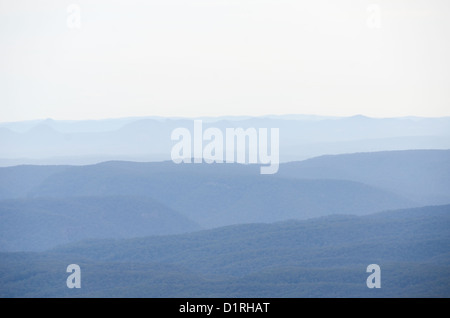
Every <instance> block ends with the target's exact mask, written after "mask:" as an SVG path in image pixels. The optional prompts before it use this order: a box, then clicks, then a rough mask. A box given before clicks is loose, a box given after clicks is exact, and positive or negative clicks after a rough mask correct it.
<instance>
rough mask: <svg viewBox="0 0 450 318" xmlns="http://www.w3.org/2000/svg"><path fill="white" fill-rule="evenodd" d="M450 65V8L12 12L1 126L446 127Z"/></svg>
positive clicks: (201, 2) (6, 30)
mask: <svg viewBox="0 0 450 318" xmlns="http://www.w3.org/2000/svg"><path fill="white" fill-rule="evenodd" d="M72 3H73V4H75V6H70V5H71V4H72ZM78 9H79V11H78ZM78 12H79V17H80V19H79V21H80V26H81V27H80V28H78V27H77V21H78V20H77V13H78ZM449 57H450V1H448V0H442V1H436V0H419V1H414V0H395V1H394V0H387V1H376V0H371V1H364V0H345V1H341V0H310V1H300V0H292V1H290V0H271V1H268V0H195V1H194V0H160V1H130V0H126V1H125V0H124V1H112V0H104V1H103V0H101V1H95V0H79V1H61V0H54V1H50V0H26V1H25V0H6V1H5V0H2V1H0V121H16V120H27V119H37V118H49V117H51V118H54V119H96V118H111V117H124V116H151V115H159V116H201V115H212V116H217V115H264V114H292V113H295V114H319V115H338V116H341V115H342V116H346V115H354V114H364V115H367V116H374V117H391V116H405V115H416V116H449V115H450V61H449V60H450V59H449Z"/></svg>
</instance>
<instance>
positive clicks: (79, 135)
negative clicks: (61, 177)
mask: <svg viewBox="0 0 450 318" xmlns="http://www.w3.org/2000/svg"><path fill="white" fill-rule="evenodd" d="M200 119H201V120H203V124H204V128H205V129H206V128H208V127H215V128H218V129H220V130H221V131H222V132H225V129H226V128H237V127H240V128H243V129H247V128H250V127H254V128H279V129H280V131H279V132H280V160H281V161H282V162H283V161H284V162H285V161H293V160H303V159H306V158H311V157H315V156H319V155H324V154H342V153H353V152H368V151H370V152H371V151H381V150H406V149H449V148H450V117H443V118H418V117H402V118H369V117H364V116H353V117H322V116H301V115H286V116H266V117H257V118H251V117H217V118H200ZM179 127H183V128H187V129H189V130H191V132H193V120H190V119H186V118H158V117H147V118H121V119H110V120H91V121H59V120H52V119H47V120H38V121H27V122H15V123H0V166H6V165H9V166H11V165H19V164H92V163H99V162H102V161H108V160H128V161H161V160H170V151H171V148H172V146H173V145H174V142H173V141H172V140H171V133H172V131H173V130H174V129H176V128H179Z"/></svg>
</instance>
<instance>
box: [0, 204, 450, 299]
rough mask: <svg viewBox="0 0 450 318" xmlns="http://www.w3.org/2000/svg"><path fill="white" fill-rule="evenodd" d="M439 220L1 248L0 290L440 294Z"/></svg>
mask: <svg viewBox="0 0 450 318" xmlns="http://www.w3.org/2000/svg"><path fill="white" fill-rule="evenodd" d="M449 227H450V205H444V206H432V207H423V208H413V209H404V210H397V211H387V212H383V213H377V214H373V215H368V216H328V217H322V218H314V219H310V220H304V221H289V222H280V223H273V224H261V223H259V224H246V225H233V226H227V227H221V228H217V229H212V230H203V231H199V232H192V233H188V234H180V235H170V236H152V237H145V238H135V239H121V240H88V241H83V242H78V243H73V244H70V245H65V246H61V247H58V248H55V249H53V250H50V251H46V252H40V253H1V254H0V260H1V261H0V296H1V297H450V251H449V246H450V232H449V230H448V229H449ZM72 263H75V264H78V265H79V266H80V267H81V288H80V289H69V288H67V287H66V278H67V276H68V275H69V274H68V273H66V267H67V265H68V264H72ZM369 264H378V265H379V266H380V268H381V288H380V289H369V288H367V286H366V279H367V277H368V275H369V273H366V267H367V265H369Z"/></svg>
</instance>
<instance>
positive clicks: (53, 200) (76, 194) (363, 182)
mask: <svg viewBox="0 0 450 318" xmlns="http://www.w3.org/2000/svg"><path fill="white" fill-rule="evenodd" d="M449 174H450V150H414V151H412V150H411V151H389V152H376V153H360V154H351V155H336V156H323V157H318V158H313V159H309V160H305V161H301V162H290V163H284V164H282V165H281V166H280V171H279V173H277V174H275V175H270V176H267V175H260V174H259V170H258V167H256V166H254V165H240V164H212V165H209V164H184V165H183V164H179V165H177V164H174V163H173V162H171V161H166V162H149V163H138V162H119V161H116V162H114V161H112V162H105V163H101V164H96V165H88V166H16V167H5V168H0V221H1V222H0V251H24V250H25V251H34V250H43V249H47V248H50V247H53V246H56V245H59V244H64V243H68V242H75V241H78V240H81V239H87V238H127V237H138V236H147V235H162V234H176V233H185V232H190V231H193V230H198V229H201V228H203V229H208V228H214V227H219V226H225V225H232V224H242V223H255V222H266V223H271V222H277V221H285V220H289V219H297V220H301V219H308V218H314V217H318V216H326V215H333V214H341V215H342V214H347V215H348V214H351V215H367V214H370V213H375V212H379V211H383V210H389V209H398V208H407V207H415V206H423V205H429V204H434V205H436V204H445V203H450V175H449Z"/></svg>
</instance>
